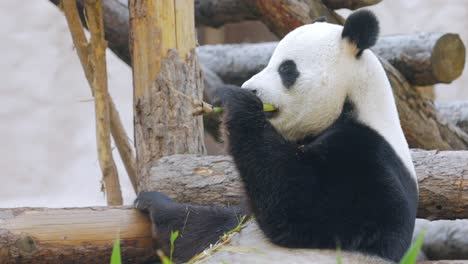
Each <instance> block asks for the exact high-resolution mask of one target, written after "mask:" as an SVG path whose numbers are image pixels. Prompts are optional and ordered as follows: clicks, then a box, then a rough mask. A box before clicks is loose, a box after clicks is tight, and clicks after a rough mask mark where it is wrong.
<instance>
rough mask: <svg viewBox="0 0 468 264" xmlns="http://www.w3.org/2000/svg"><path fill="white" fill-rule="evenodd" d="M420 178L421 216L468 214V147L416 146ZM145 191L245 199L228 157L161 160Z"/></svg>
mask: <svg viewBox="0 0 468 264" xmlns="http://www.w3.org/2000/svg"><path fill="white" fill-rule="evenodd" d="M412 156H413V161H414V164H415V167H416V173H417V176H418V181H419V199H420V200H419V210H418V217H421V218H427V219H457V218H468V181H467V178H468V151H441V152H438V151H422V150H412ZM154 165H155V166H154V167H153V168H152V170H151V176H150V177H149V181H148V182H147V184H146V185H145V186H144V188H143V189H142V190H144V191H151V190H157V191H160V192H163V193H165V194H167V195H169V196H170V197H171V198H173V199H174V200H176V201H178V202H186V203H195V204H205V205H206V204H218V205H233V204H234V205H236V204H239V203H240V201H241V199H242V198H243V197H245V194H244V192H243V189H242V185H241V182H240V180H239V177H238V173H237V171H236V169H235V167H234V164H233V162H232V160H231V158H230V157H228V156H196V155H173V156H168V157H163V158H161V159H160V160H159V161H158V162H157V163H155V164H154Z"/></svg>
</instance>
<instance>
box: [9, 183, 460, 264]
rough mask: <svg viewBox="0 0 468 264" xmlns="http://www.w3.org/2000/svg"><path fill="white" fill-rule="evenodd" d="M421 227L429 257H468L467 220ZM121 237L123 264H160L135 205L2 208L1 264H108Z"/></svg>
mask: <svg viewBox="0 0 468 264" xmlns="http://www.w3.org/2000/svg"><path fill="white" fill-rule="evenodd" d="M191 190H194V189H187V191H188V192H189V191H191ZM422 229H424V230H426V239H425V240H424V244H423V247H422V250H423V253H424V255H425V256H427V259H466V258H468V239H467V238H468V235H467V234H468V220H466V219H465V220H456V221H448V220H440V221H432V222H430V221H427V220H423V219H418V220H417V221H416V227H415V232H414V235H417V234H419V232H420V230H422ZM158 231H160V232H158V233H163V232H169V233H170V230H158ZM118 233H119V234H120V244H121V252H122V260H123V263H135V264H138V263H148V262H150V261H156V260H157V257H156V255H155V253H154V250H153V248H154V245H156V243H160V242H156V241H155V237H153V234H155V233H153V231H152V225H151V223H150V220H149V218H148V217H147V216H146V215H144V214H142V213H140V212H138V211H137V210H134V209H132V208H130V207H124V206H120V207H86V208H61V209H58V208H56V209H50V208H13V209H0V264H13V263H34V264H42V263H106V262H109V259H110V255H111V251H112V245H113V243H114V240H115V238H116V236H117V234H118ZM242 235H243V236H245V235H247V234H245V233H242ZM161 242H163V243H166V244H167V243H169V241H161ZM176 250H183V249H182V248H176ZM226 261H227V260H226ZM218 263H219V262H218ZM228 263H234V262H229V261H228ZM346 263H348V262H346Z"/></svg>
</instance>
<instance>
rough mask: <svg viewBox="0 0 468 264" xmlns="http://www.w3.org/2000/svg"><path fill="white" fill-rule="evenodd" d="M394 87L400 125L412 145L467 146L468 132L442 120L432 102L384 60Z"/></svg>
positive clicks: (414, 146) (420, 146)
mask: <svg viewBox="0 0 468 264" xmlns="http://www.w3.org/2000/svg"><path fill="white" fill-rule="evenodd" d="M381 63H382V65H383V67H384V69H385V71H386V72H387V77H388V79H389V81H390V84H391V85H392V88H393V94H394V96H395V102H396V105H397V108H398V113H399V116H400V121H401V126H402V128H403V132H404V133H405V137H406V139H407V141H408V144H409V145H410V146H411V147H412V148H421V149H438V150H453V149H455V150H464V149H468V134H466V133H465V132H463V131H462V130H461V129H460V128H458V127H457V126H455V125H453V124H450V123H447V122H446V121H445V120H441V119H440V118H439V116H438V115H437V112H436V109H435V108H434V105H433V103H432V102H430V101H427V100H425V99H424V98H423V97H421V95H420V94H419V92H418V91H417V90H416V89H413V88H411V86H410V84H409V83H408V82H407V81H406V79H405V78H404V77H403V76H402V75H401V74H400V73H399V72H398V71H397V70H396V69H395V68H393V66H392V65H390V64H389V63H388V62H387V61H385V60H383V59H381Z"/></svg>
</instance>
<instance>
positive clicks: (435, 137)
mask: <svg viewBox="0 0 468 264" xmlns="http://www.w3.org/2000/svg"><path fill="white" fill-rule="evenodd" d="M50 1H52V2H54V3H56V2H57V1H58V0H50ZM83 1H84V0H78V1H77V2H78V5H80V3H82V2H83ZM104 2H105V5H104V12H107V13H108V14H109V13H110V14H113V15H112V16H111V15H109V16H105V17H104V19H105V20H106V21H105V26H106V28H105V29H106V38H107V40H108V41H109V43H110V44H109V47H110V48H111V49H112V50H113V51H114V52H115V53H116V54H117V55H118V56H119V57H120V58H122V59H123V60H124V61H125V62H126V63H127V64H129V65H131V62H130V56H129V55H128V54H129V49H128V41H127V40H128V32H129V30H128V10H127V9H126V6H125V4H124V3H123V2H122V1H119V0H107V1H104ZM228 2H232V1H230V0H223V1H219V0H217V1H199V2H198V3H199V4H198V5H196V9H195V11H196V12H195V15H196V17H195V19H196V20H197V17H198V15H199V14H200V13H204V14H205V13H206V12H207V11H203V12H202V10H204V9H203V8H208V7H209V6H211V7H212V8H221V10H225V11H226V12H231V11H232V12H233V13H235V10H236V8H234V7H233V6H232V5H235V6H238V7H239V8H241V9H242V10H244V9H245V8H244V7H245V6H246V5H248V6H249V9H248V10H249V12H254V13H255V14H256V17H257V19H261V20H262V21H263V22H265V24H266V25H267V26H268V27H269V29H270V30H271V31H272V32H274V33H275V34H276V35H277V36H278V37H283V36H284V35H285V34H286V33H287V32H289V31H291V30H292V29H294V28H295V27H297V26H300V25H302V24H305V23H309V22H311V21H313V20H314V19H316V18H318V17H320V16H326V17H327V18H328V21H329V22H333V23H338V24H340V23H342V22H343V18H341V17H340V16H339V15H338V14H336V13H335V12H334V11H333V10H330V9H328V8H326V6H325V5H323V3H321V2H320V1H317V0H300V1H288V0H282V1H275V4H272V5H269V4H265V3H270V2H269V1H267V2H264V1H260V0H256V1H238V3H236V4H231V7H232V8H233V9H229V8H228V6H227V5H224V4H227V3H228ZM334 2H336V3H338V2H347V1H334ZM365 2H369V1H351V3H361V4H364V3H365ZM370 2H372V1H370ZM370 2H369V4H370ZM196 3H197V2H196ZM210 3H211V4H210ZM223 3H224V4H223ZM242 6H244V7H242ZM221 10H220V11H219V12H221ZM252 10H253V11H252ZM255 10H257V11H255ZM239 12H240V11H239ZM224 18H225V19H227V20H226V21H224V22H223V23H227V22H231V21H230V20H228V19H229V16H227V15H226V16H224ZM252 19H254V18H252ZM126 21H127V22H126ZM116 28H118V30H119V32H118V33H116ZM397 41H398V42H397ZM400 42H402V43H400ZM389 43H393V44H389ZM256 45H261V44H256ZM265 45H266V46H263V47H268V48H269V50H266V51H261V52H259V53H258V54H259V55H256V56H252V57H249V56H247V55H249V54H250V55H252V52H255V50H257V49H255V50H252V51H251V53H244V54H239V53H231V54H233V55H232V56H236V55H237V56H236V60H235V61H232V63H227V62H229V60H228V59H230V57H232V56H229V53H230V52H227V53H222V52H221V50H226V51H228V49H229V48H230V47H232V46H226V49H224V47H213V46H210V47H199V48H198V54H199V56H200V61H201V66H202V69H203V70H204V72H205V75H207V76H211V77H213V76H214V74H213V73H211V71H214V72H215V73H216V72H219V73H220V74H221V75H220V77H221V79H226V81H227V82H229V83H231V82H234V83H237V84H239V83H242V82H243V81H244V80H246V79H247V78H248V77H250V76H251V75H253V74H255V73H256V72H258V71H259V70H260V69H261V67H262V66H263V65H265V63H266V61H268V58H269V54H271V52H272V50H273V49H274V46H273V45H274V44H265ZM268 45H270V46H268ZM412 46H415V47H413V48H412ZM246 47H248V46H246ZM251 47H255V45H253V46H251ZM452 47H454V48H452ZM377 48H378V49H376V51H377V52H378V54H379V55H381V57H382V63H383V65H384V68H385V70H386V72H387V75H388V77H389V79H390V82H391V84H392V87H393V89H394V93H395V99H396V103H397V107H398V110H399V113H400V118H401V123H402V127H403V130H404V132H405V134H406V137H407V140H408V143H409V144H410V146H411V147H413V148H421V149H439V150H458V149H467V148H468V135H467V134H466V133H465V132H463V131H462V130H460V129H459V128H457V127H456V126H452V125H451V124H449V123H446V122H445V121H444V120H440V119H439V115H437V110H436V109H435V108H434V106H433V104H432V103H430V102H427V101H426V100H424V99H423V98H422V97H421V96H420V93H419V92H418V91H416V90H415V89H414V87H413V86H412V85H416V84H418V83H431V84H434V83H438V82H442V81H443V82H450V81H453V80H454V79H455V78H457V77H458V75H459V73H460V72H461V71H462V70H463V67H464V64H465V56H462V53H460V52H464V50H465V47H464V45H463V43H462V42H461V41H460V38H459V36H458V35H454V34H440V33H423V34H419V35H404V36H399V37H398V36H396V37H383V38H382V42H380V43H379V44H378V46H377ZM210 49H212V50H210ZM411 50H418V51H421V53H422V54H424V56H421V57H419V56H409V58H407V57H408V56H407V54H410V51H411ZM200 51H202V52H200ZM257 51H258V50H257ZM202 53H204V54H213V53H214V54H215V55H216V56H209V57H208V56H205V55H204V54H202ZM463 54H464V53H463ZM219 58H223V59H222V60H223V61H222V62H220V60H219ZM225 58H226V60H224V59H225ZM252 58H256V59H255V60H253V59H252ZM387 59H388V61H390V62H391V63H393V64H389V63H387ZM252 61H254V62H255V61H259V64H258V66H255V64H252V65H249V66H246V65H247V64H249V63H251V62H252ZM237 63H239V64H237ZM423 64H424V65H426V64H427V65H426V66H425V67H422V69H421V70H420V71H419V72H418V71H417V70H416V68H417V67H419V66H418V65H423ZM394 67H397V69H398V70H397V69H395V68H394ZM406 67H408V69H406ZM415 67H416V68H415ZM231 68H233V69H239V70H236V71H235V72H233V74H235V75H231V74H229V72H230V71H231V70H230V69H231ZM242 69H245V70H242ZM399 69H401V71H400V70H399ZM446 69H453V72H451V71H446ZM238 73H239V75H238V76H239V77H237V74H238ZM402 73H404V74H407V76H406V75H402ZM420 73H421V74H420ZM415 75H417V76H415ZM405 77H407V78H405ZM408 77H410V78H408ZM437 78H439V79H441V80H437ZM212 79H213V78H206V79H205V84H207V85H206V86H207V89H206V91H205V92H206V95H207V96H206V98H207V99H209V94H210V90H212V89H216V87H217V86H218V85H219V83H218V82H214V83H213V82H211V80H212ZM408 79H411V80H412V81H414V83H410V82H408ZM210 121H212V123H210V124H206V126H207V127H208V130H209V132H211V134H216V128H217V126H216V123H217V121H216V119H210Z"/></svg>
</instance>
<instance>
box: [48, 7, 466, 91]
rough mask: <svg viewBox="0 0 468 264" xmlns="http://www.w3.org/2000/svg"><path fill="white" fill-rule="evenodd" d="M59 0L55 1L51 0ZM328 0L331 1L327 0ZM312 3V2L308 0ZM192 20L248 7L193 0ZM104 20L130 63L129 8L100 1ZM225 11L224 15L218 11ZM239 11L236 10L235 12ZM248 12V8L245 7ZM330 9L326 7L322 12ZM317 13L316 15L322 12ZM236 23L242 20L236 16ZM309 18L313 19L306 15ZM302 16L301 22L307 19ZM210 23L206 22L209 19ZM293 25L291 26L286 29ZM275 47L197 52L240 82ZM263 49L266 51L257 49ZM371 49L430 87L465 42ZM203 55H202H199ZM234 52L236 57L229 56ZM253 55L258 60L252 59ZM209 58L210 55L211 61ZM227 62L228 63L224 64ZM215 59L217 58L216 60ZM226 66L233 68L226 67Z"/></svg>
mask: <svg viewBox="0 0 468 264" xmlns="http://www.w3.org/2000/svg"><path fill="white" fill-rule="evenodd" d="M50 1H52V2H54V3H57V2H58V0H50ZM329 1H330V2H332V1H331V0H329ZM377 1H378V0H364V1H336V2H343V3H345V2H346V3H347V4H348V5H355V4H356V3H361V2H362V3H364V2H366V3H367V2H369V4H370V2H377ZM82 2H84V0H77V3H78V6H79V7H80V6H82ZM312 2H314V1H312ZM195 5H196V11H195V12H196V13H195V14H196V20H197V21H198V20H202V21H205V20H206V21H210V22H211V23H214V24H218V23H221V24H222V22H219V20H220V19H221V18H222V17H226V16H229V15H233V16H236V14H239V13H240V14H242V13H243V11H241V10H243V9H245V8H247V7H246V5H245V4H244V3H243V2H242V1H232V0H224V1H220V0H209V1H206V0H205V1H203V0H200V1H195ZM299 6H300V7H301V8H298V9H300V10H302V12H300V14H301V15H300V16H305V13H307V7H303V5H299ZM103 8H104V20H105V22H106V23H105V27H106V28H105V30H106V39H107V40H109V47H110V49H111V50H112V51H114V53H116V54H117V56H119V57H120V58H121V59H122V60H123V61H125V62H126V63H127V64H130V56H129V52H128V8H127V6H126V5H125V4H123V3H122V2H121V1H119V0H104V1H103ZM223 10H229V11H228V12H230V13H229V14H228V15H225V14H223V13H222V11H223ZM236 10H237V11H236ZM249 12H250V11H249ZM322 12H324V13H328V12H329V11H327V10H322ZM320 14H321V13H317V14H316V15H317V16H320ZM237 19H239V21H241V20H242V19H248V18H245V17H244V18H243V17H242V16H241V15H240V16H239V17H237ZM310 19H312V18H310ZM306 20H307V18H302V19H301V21H306ZM207 23H208V22H207ZM289 28H292V27H289ZM275 46H276V45H274V44H273V43H270V44H268V45H266V44H263V43H262V44H248V45H242V44H241V45H225V46H220V47H213V46H209V47H204V48H199V49H198V55H199V56H200V57H201V58H202V57H207V56H208V55H214V54H216V55H221V56H220V58H223V57H226V60H222V62H221V63H220V64H216V65H218V67H211V66H209V68H210V69H211V70H215V72H216V73H217V74H218V75H219V76H220V77H221V78H222V79H223V80H224V81H225V82H229V83H235V84H241V83H242V82H244V81H246V80H247V79H248V78H250V77H251V76H252V75H253V74H255V73H257V72H259V71H260V70H261V69H263V67H264V65H266V63H267V62H268V60H269V58H270V56H271V53H272V52H273V50H274V48H275ZM261 48H264V49H261ZM373 50H374V51H375V52H376V53H377V54H378V55H379V56H381V57H382V58H384V59H386V60H388V61H389V62H390V64H392V65H393V66H394V67H395V68H396V69H397V70H398V71H400V72H401V73H402V74H403V76H405V78H406V79H408V81H409V82H410V83H411V84H413V85H432V84H436V83H441V82H442V83H449V82H451V81H453V80H455V79H456V78H458V76H459V75H460V74H461V72H462V71H463V67H464V61H465V56H464V55H463V54H464V52H465V46H464V44H463V42H462V41H461V39H460V36H459V35H458V34H448V33H419V34H408V35H395V36H384V37H382V38H380V39H379V42H378V43H377V45H376V46H375V47H374V48H373ZM202 52H203V53H205V54H202ZM233 56H235V57H233ZM253 57H255V58H256V59H255V60H254V59H252V58H253ZM211 60H213V59H211ZM229 61H231V63H227V62H229ZM216 62H218V60H216ZM201 63H202V64H205V63H206V64H207V66H208V65H210V61H207V60H206V59H201ZM229 67H234V68H235V69H234V70H230V69H229Z"/></svg>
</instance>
